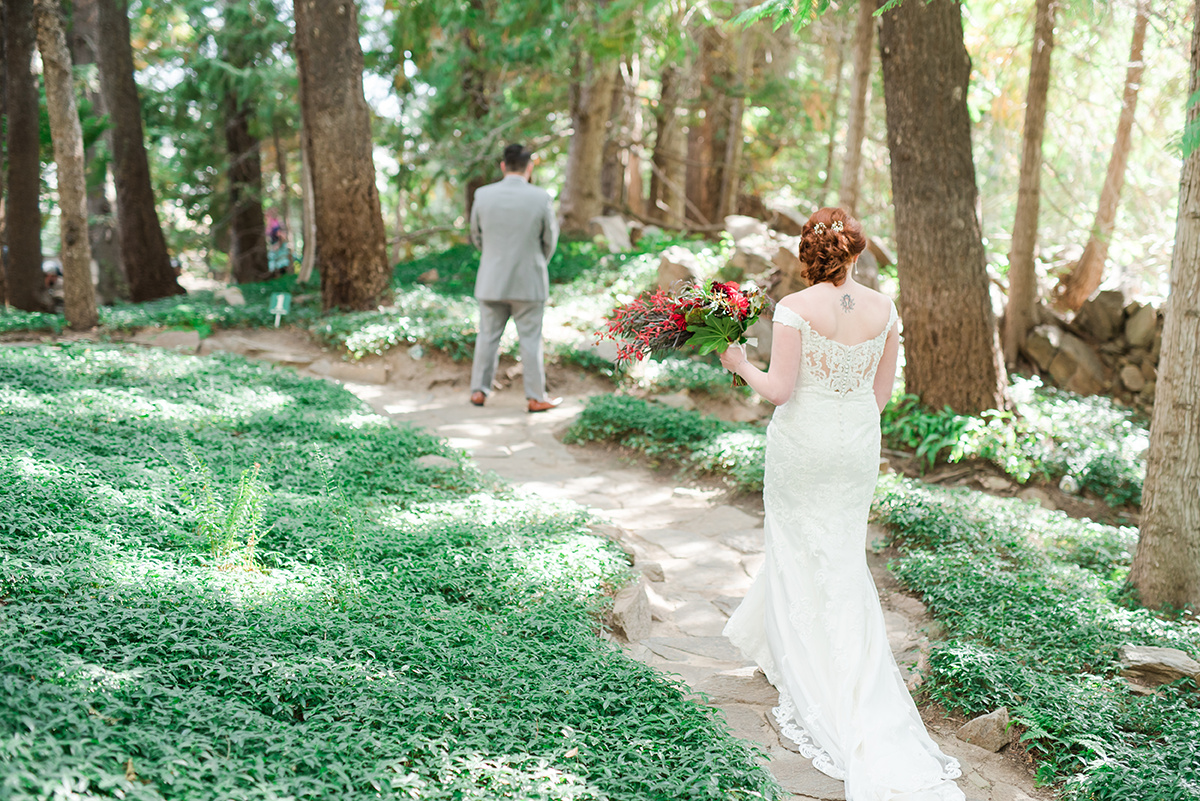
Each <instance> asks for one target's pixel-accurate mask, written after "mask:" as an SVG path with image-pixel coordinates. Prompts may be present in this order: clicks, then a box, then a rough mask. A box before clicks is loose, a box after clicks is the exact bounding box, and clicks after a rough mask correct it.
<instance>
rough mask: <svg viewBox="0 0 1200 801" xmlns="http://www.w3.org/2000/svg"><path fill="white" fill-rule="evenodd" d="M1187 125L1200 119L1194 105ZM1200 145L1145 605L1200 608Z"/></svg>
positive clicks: (1139, 582) (1154, 456)
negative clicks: (1199, 357)
mask: <svg viewBox="0 0 1200 801" xmlns="http://www.w3.org/2000/svg"><path fill="white" fill-rule="evenodd" d="M1192 25H1193V31H1192V63H1191V75H1192V77H1191V81H1190V83H1191V87H1190V89H1189V91H1188V96H1189V97H1194V96H1195V94H1196V92H1198V91H1200V0H1198V2H1197V3H1196V4H1195V6H1194V11H1193V13H1192ZM1187 119H1188V123H1189V124H1191V125H1195V124H1197V123H1198V122H1200V107H1198V106H1197V105H1196V104H1194V103H1192V104H1189V106H1188V109H1187ZM1197 353H1200V151H1193V152H1192V153H1191V154H1189V155H1188V156H1187V158H1185V159H1184V162H1183V174H1182V176H1181V178H1180V182H1179V210H1178V216H1177V222H1176V229H1175V253H1174V257H1173V258H1172V260H1171V293H1170V295H1169V297H1168V298H1167V303H1166V320H1165V323H1164V326H1163V338H1162V356H1161V358H1160V360H1159V363H1158V385H1157V391H1156V395H1155V400H1154V413H1153V418H1152V420H1151V422H1150V452H1149V455H1148V457H1147V461H1146V482H1145V486H1144V488H1143V490H1142V518H1141V538H1140V539H1139V540H1138V547H1137V554H1136V555H1135V556H1134V559H1133V567H1132V569H1131V570H1130V573H1129V580H1130V583H1131V584H1132V585H1133V586H1134V587H1135V588H1136V589H1137V592H1138V597H1139V599H1140V600H1141V602H1142V604H1143V605H1145V606H1147V607H1150V608H1152V609H1159V608H1162V607H1171V608H1174V609H1184V608H1191V609H1192V610H1193V611H1195V610H1197V609H1200V359H1197V358H1196V354H1197Z"/></svg>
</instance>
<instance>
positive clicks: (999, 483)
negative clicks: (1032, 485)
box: [979, 476, 1013, 492]
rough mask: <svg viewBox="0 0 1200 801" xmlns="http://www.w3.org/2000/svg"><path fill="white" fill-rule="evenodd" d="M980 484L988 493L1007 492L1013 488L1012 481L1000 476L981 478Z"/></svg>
mask: <svg viewBox="0 0 1200 801" xmlns="http://www.w3.org/2000/svg"><path fill="white" fill-rule="evenodd" d="M979 483H980V484H981V485H982V486H983V488H984V489H985V490H987V491H988V492H1007V491H1009V490H1011V489H1012V488H1013V485H1012V482H1011V481H1009V480H1008V479H1004V478H1000V476H980V478H979Z"/></svg>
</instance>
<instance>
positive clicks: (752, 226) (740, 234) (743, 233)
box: [725, 214, 770, 245]
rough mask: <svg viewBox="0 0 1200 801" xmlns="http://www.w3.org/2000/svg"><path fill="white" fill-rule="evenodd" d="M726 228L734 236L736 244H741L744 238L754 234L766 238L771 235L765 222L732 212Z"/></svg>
mask: <svg viewBox="0 0 1200 801" xmlns="http://www.w3.org/2000/svg"><path fill="white" fill-rule="evenodd" d="M725 230H726V231H728V232H729V236H730V237H732V238H733V244H734V245H740V244H741V243H742V242H743V241H744V240H746V239H749V238H750V237H753V236H757V237H761V238H762V239H764V240H765V239H767V238H769V236H770V233H769V232H768V231H767V224H766V223H765V222H763V221H762V220H756V219H754V218H753V217H746V216H744V215H741V214H730V215H729V216H728V217H726V218H725Z"/></svg>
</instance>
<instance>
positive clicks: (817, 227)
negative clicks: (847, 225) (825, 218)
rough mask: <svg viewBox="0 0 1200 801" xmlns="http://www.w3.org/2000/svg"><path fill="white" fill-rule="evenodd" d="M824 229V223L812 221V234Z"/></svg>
mask: <svg viewBox="0 0 1200 801" xmlns="http://www.w3.org/2000/svg"><path fill="white" fill-rule="evenodd" d="M824 230H825V223H814V224H813V233H814V234H819V233H821V232H822V231H824Z"/></svg>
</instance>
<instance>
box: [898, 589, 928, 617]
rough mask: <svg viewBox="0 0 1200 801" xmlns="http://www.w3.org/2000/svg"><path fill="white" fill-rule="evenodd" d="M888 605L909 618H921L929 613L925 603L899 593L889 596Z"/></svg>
mask: <svg viewBox="0 0 1200 801" xmlns="http://www.w3.org/2000/svg"><path fill="white" fill-rule="evenodd" d="M888 604H889V605H891V607H892V608H893V609H895V610H896V611H897V612H900V613H902V614H905V615H908V616H909V617H914V618H920V617H925V615H926V614H928V613H929V608H928V607H927V606H925V604H924V603H922V602H921V601H918V600H917V599H916V598H912V597H910V596H908V595H901V594H900V593H898V592H894V593H892V594H891V595H889V596H888Z"/></svg>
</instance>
